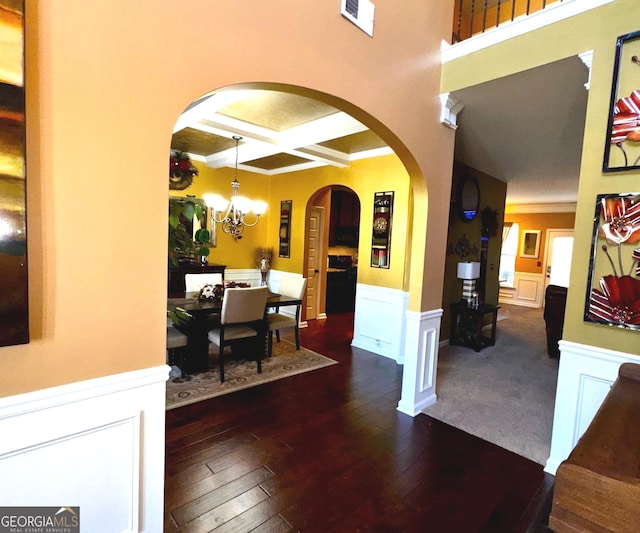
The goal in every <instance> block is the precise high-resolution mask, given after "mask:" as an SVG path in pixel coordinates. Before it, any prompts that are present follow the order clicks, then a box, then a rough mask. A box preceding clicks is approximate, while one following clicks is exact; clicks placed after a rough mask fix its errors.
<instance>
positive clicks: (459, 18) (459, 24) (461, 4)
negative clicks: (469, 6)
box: [453, 0, 464, 43]
mask: <svg viewBox="0 0 640 533" xmlns="http://www.w3.org/2000/svg"><path fill="white" fill-rule="evenodd" d="M463 4H464V0H460V3H459V4H458V23H457V24H456V33H455V35H454V41H453V42H454V43H456V42H458V43H459V42H460V41H462V38H461V36H460V30H461V29H462V6H463Z"/></svg>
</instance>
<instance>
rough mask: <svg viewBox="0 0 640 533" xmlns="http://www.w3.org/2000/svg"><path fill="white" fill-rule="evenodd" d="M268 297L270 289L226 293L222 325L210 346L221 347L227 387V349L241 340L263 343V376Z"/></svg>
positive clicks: (214, 331)
mask: <svg viewBox="0 0 640 533" xmlns="http://www.w3.org/2000/svg"><path fill="white" fill-rule="evenodd" d="M268 293H269V288H268V287H249V288H233V289H231V288H229V289H226V290H225V291H224V297H223V299H222V309H221V311H220V325H219V326H218V327H217V328H215V329H212V330H211V331H209V334H208V337H209V342H212V343H213V344H215V345H216V346H218V361H219V365H220V383H224V347H225V346H229V345H231V343H233V342H234V341H237V340H239V339H247V338H251V337H256V340H257V341H258V342H259V341H260V340H262V343H261V345H260V348H259V349H258V350H257V352H258V353H257V363H258V373H259V374H260V373H262V354H263V352H264V335H265V333H266V327H265V320H264V315H265V306H266V303H267V295H268Z"/></svg>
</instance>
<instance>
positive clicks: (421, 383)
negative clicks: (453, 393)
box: [398, 309, 442, 416]
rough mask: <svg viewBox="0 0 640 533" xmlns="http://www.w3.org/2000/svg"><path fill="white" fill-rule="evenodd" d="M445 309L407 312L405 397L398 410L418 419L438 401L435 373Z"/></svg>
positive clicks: (403, 389)
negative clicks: (424, 410)
mask: <svg viewBox="0 0 640 533" xmlns="http://www.w3.org/2000/svg"><path fill="white" fill-rule="evenodd" d="M441 319H442V309H434V310H432V311H425V312H423V313H416V312H415V311H407V313H406V326H405V346H404V353H405V359H404V372H403V374H402V395H401V397H400V401H399V402H398V411H400V412H402V413H405V414H408V415H410V416H416V415H417V414H420V413H421V412H422V410H423V409H425V408H426V407H429V406H430V405H433V404H434V403H435V402H436V370H437V368H438V345H439V342H440V322H441Z"/></svg>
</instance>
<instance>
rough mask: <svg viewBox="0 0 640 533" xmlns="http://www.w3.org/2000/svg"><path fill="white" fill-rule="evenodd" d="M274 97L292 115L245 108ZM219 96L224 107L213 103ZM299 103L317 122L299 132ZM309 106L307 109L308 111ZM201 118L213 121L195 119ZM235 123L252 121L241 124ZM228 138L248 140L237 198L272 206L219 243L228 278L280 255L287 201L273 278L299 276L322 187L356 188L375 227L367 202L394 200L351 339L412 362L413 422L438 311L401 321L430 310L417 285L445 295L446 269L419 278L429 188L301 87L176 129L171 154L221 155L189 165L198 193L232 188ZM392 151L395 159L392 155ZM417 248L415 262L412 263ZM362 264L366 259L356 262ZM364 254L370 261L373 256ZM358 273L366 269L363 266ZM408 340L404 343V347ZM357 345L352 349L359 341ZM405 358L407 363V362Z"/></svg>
mask: <svg viewBox="0 0 640 533" xmlns="http://www.w3.org/2000/svg"><path fill="white" fill-rule="evenodd" d="M274 93H278V94H277V95H276V94H274ZM283 95H284V96H283ZM274 96H275V97H276V100H278V101H279V102H280V103H282V101H284V102H285V104H286V105H287V106H289V109H293V110H294V112H293V113H279V112H278V113H269V112H264V111H265V110H264V108H263V107H260V106H258V107H256V106H255V104H256V102H255V101H254V102H251V100H253V99H261V98H265V97H266V98H267V100H268V99H270V98H273V97H274ZM218 97H219V98H220V99H221V100H220V102H216V103H212V101H213V99H214V98H216V99H217V98H218ZM280 98H282V100H279V99H280ZM247 99H248V101H247ZM300 99H303V100H302V101H304V102H305V105H303V106H301V107H303V111H304V112H305V113H306V112H308V111H309V110H311V114H312V115H315V116H313V117H311V118H310V120H309V122H310V123H311V124H312V126H309V122H306V121H305V120H302V121H299V122H298V123H297V124H295V122H296V121H295V120H293V121H292V118H295V110H296V109H298V108H297V107H296V105H295V104H296V103H299V102H300V101H301V100H300ZM307 103H310V105H309V106H307V105H306V104H307ZM341 109H343V111H341ZM202 110H204V111H206V112H207V113H210V115H209V116H204V117H203V116H198V112H199V111H202ZM328 110H330V112H327V111H328ZM345 110H347V111H348V112H347V111H345ZM351 113H353V115H352V114H351ZM281 115H282V116H281ZM241 116H245V117H250V119H249V120H242V119H241ZM274 116H276V117H277V120H281V121H284V124H280V129H278V128H276V129H272V128H267V127H266V125H265V122H264V121H267V122H268V121H270V120H272V119H271V118H270V117H274ZM355 116H357V119H356V118H355ZM292 122H293V123H292ZM367 124H370V125H371V128H373V129H371V128H369V127H368V126H367ZM327 128H328V129H333V130H334V131H337V132H338V133H337V135H336V136H335V137H327V138H324V139H319V138H317V136H318V132H319V131H320V132H324V131H326V129H327ZM374 130H375V131H374ZM283 131H284V132H285V133H284V134H283V133H282V132H283ZM230 133H233V135H236V134H240V133H241V134H243V141H245V142H244V143H243V144H241V145H240V147H239V154H238V157H237V159H238V164H237V168H238V169H239V171H240V173H241V177H240V181H241V182H242V187H243V191H246V193H244V194H247V195H251V196H252V197H253V196H255V195H256V194H258V195H259V194H260V193H265V194H266V195H267V197H268V202H269V204H270V214H269V215H268V216H266V217H265V218H264V223H262V222H261V223H260V224H259V225H258V226H257V227H256V228H253V229H252V231H251V232H250V233H248V234H247V233H246V234H245V235H244V237H243V240H242V241H241V243H242V245H241V246H238V245H237V244H238V243H237V242H236V243H234V245H233V246H225V243H224V242H221V241H220V240H218V246H217V249H216V250H215V251H214V254H213V258H214V261H216V262H222V263H225V264H227V265H228V266H231V267H232V269H235V270H242V269H245V270H246V269H250V268H254V265H253V262H252V255H251V253H250V251H249V248H251V247H252V246H253V247H257V246H264V245H265V244H266V245H267V246H273V247H274V248H275V247H276V243H277V239H278V235H279V230H280V220H279V217H278V214H277V213H278V206H279V205H280V203H281V202H283V201H285V200H286V201H287V203H288V205H289V206H290V210H291V222H290V223H291V226H290V227H291V242H290V250H291V254H290V255H289V256H283V255H281V254H278V256H277V257H274V262H273V270H275V271H280V272H285V273H286V272H289V273H291V272H293V273H298V275H300V274H301V273H302V272H303V267H304V262H305V253H304V251H305V246H304V239H305V230H304V228H305V222H306V221H305V216H306V213H305V210H304V209H303V207H304V206H306V205H307V202H308V200H309V198H310V196H311V194H312V192H314V191H315V190H317V189H318V187H322V186H327V185H332V184H336V183H337V184H343V185H345V186H347V187H350V188H353V189H354V190H356V188H357V187H356V186H355V185H354V184H357V185H358V186H361V188H362V190H361V191H360V190H358V196H359V197H360V198H364V199H365V200H364V201H363V204H362V213H361V216H362V217H363V220H365V221H366V220H368V219H370V218H371V219H372V214H373V213H372V210H373V201H371V202H368V201H366V198H368V197H371V198H372V199H373V198H374V195H375V194H376V193H378V192H380V191H393V194H394V195H395V199H396V202H397V205H398V206H400V208H399V209H398V210H397V211H396V213H397V216H396V217H395V218H394V220H393V231H394V238H393V239H392V240H391V248H390V250H389V261H390V263H391V266H390V268H386V269H384V270H382V269H373V268H366V269H359V271H358V274H357V278H358V283H359V284H362V285H363V286H365V285H366V286H367V289H368V293H367V296H366V299H365V300H364V301H365V307H366V309H367V311H368V313H367V314H365V315H363V316H362V321H363V324H366V326H367V327H366V328H358V327H357V324H356V325H355V327H354V330H355V331H360V332H363V338H362V339H361V341H362V343H361V344H360V345H359V347H362V348H365V349H367V350H370V351H373V352H374V353H379V354H380V355H385V356H388V357H393V358H395V359H396V361H397V362H399V363H405V362H408V363H409V364H410V365H411V366H412V367H415V369H414V370H415V371H417V372H421V373H422V374H424V375H422V377H421V378H420V379H421V382H420V384H419V387H421V388H420V390H417V391H416V390H413V392H407V393H406V394H405V391H404V390H403V396H405V395H406V396H407V397H408V399H407V400H406V401H401V402H400V404H401V405H399V409H400V410H402V411H403V412H406V413H410V414H412V415H414V414H417V413H418V412H419V410H420V408H421V406H423V405H425V404H428V403H429V402H433V401H435V365H434V364H433V361H434V360H435V358H436V357H437V336H438V330H439V324H440V316H441V311H440V310H438V309H434V310H433V311H432V312H430V313H428V314H425V315H424V316H422V315H417V320H416V321H414V322H413V323H412V324H411V326H409V325H408V323H407V322H406V312H407V309H408V308H410V307H411V306H413V308H414V309H416V308H417V309H419V308H420V307H421V306H422V305H425V302H430V304H432V303H433V302H431V300H434V295H438V294H439V291H433V290H432V291H427V292H425V291H424V290H422V285H423V283H424V282H425V281H426V282H427V283H428V282H431V287H436V288H437V287H439V286H441V284H442V266H440V265H438V264H435V263H432V264H430V268H429V269H428V270H426V269H425V263H424V254H425V250H426V248H427V247H426V232H425V228H426V225H427V219H429V220H431V219H432V218H433V219H434V220H440V217H438V211H439V209H440V206H431V208H430V209H428V206H427V204H428V202H427V194H426V183H425V181H424V178H423V176H422V174H421V172H420V169H419V167H418V165H417V163H416V161H415V159H413V157H412V155H411V153H410V152H409V151H408V150H407V148H406V147H405V146H404V145H403V144H402V143H401V142H400V141H399V139H398V138H397V137H395V136H394V135H393V133H392V132H391V131H390V130H389V129H388V128H386V127H385V126H384V125H383V124H381V123H380V122H379V121H376V120H375V119H374V118H373V117H372V116H370V115H368V114H367V113H365V112H363V111H362V110H361V109H358V108H357V107H355V106H354V105H353V104H350V103H348V102H345V101H343V100H340V99H338V98H336V97H333V96H331V95H328V94H325V93H320V92H316V91H312V90H309V89H305V88H302V87H293V86H284V85H280V84H251V85H248V84H247V85H237V86H232V87H226V88H224V89H222V90H219V91H216V92H212V93H208V94H207V95H205V96H203V97H201V98H199V99H197V100H196V101H194V102H193V103H192V104H190V105H189V106H188V107H187V109H186V110H185V112H184V113H183V115H181V116H180V118H179V120H178V121H177V123H176V127H175V128H174V136H173V140H172V148H173V149H175V150H182V151H185V152H187V151H189V150H190V149H189V148H188V147H187V146H185V144H188V143H191V142H194V140H195V141H196V142H195V144H196V145H197V146H199V147H200V150H202V147H203V146H205V144H206V142H205V138H206V137H213V138H216V139H219V140H220V143H219V145H220V146H219V150H217V151H216V152H215V153H207V152H203V153H200V154H198V153H194V156H193V161H194V162H195V164H196V165H198V166H199V168H200V175H199V176H198V178H199V179H198V180H194V183H195V182H199V183H200V184H201V185H202V184H203V183H205V182H207V180H208V182H209V183H210V184H212V187H225V185H224V184H225V183H228V181H229V169H228V168H226V170H225V167H228V166H230V163H231V161H232V156H233V155H234V152H233V151H232V150H230V147H229V146H228V144H229V142H230V141H229V137H233V135H229V134H230ZM372 140H373V141H374V142H377V143H378V146H377V147H376V146H373V147H372V146H368V148H367V149H364V150H363V149H362V144H366V143H368V142H371V141H372ZM225 142H226V143H227V145H226V146H225ZM392 147H393V148H392ZM397 149H399V150H400V152H399V153H398V155H396V150H397ZM341 150H344V151H341ZM385 150H386V151H385ZM354 153H355V154H357V155H354ZM362 153H364V155H362ZM374 162H375V163H374ZM225 172H226V173H225ZM303 173H304V174H303ZM265 176H266V178H265ZM301 176H304V177H301ZM200 178H206V179H204V180H201V179H200ZM445 181H446V180H445ZM226 187H227V188H228V185H226ZM447 189H449V188H448V187H447ZM447 205H448V204H447ZM291 206H292V207H291ZM274 211H275V213H274ZM325 223H326V222H325ZM438 239H439V237H437V236H435V237H434V239H432V240H431V241H430V242H431V243H434V242H437V241H438ZM416 245H417V248H415V247H416ZM432 246H434V245H433V244H432ZM414 248H415V249H416V250H417V252H418V253H417V255H415V254H414ZM225 254H226V255H225ZM358 255H359V256H360V257H362V254H358ZM366 255H367V256H369V253H367V254H366ZM232 261H233V264H231V262H232ZM361 265H362V262H359V266H361ZM368 266H369V267H370V266H373V265H368ZM273 270H272V272H273ZM423 273H424V274H423ZM435 300H437V304H436V305H437V307H439V306H440V299H439V298H438V297H437V296H436V298H435ZM356 307H357V304H356ZM357 315H358V314H357V313H356V317H357ZM356 321H357V318H356ZM427 330H428V335H429V341H428V342H427V343H426V344H425V342H424V341H422V340H420V338H419V337H420V336H422V335H424V334H425V332H426V331H427ZM384 332H387V335H386V336H385V335H381V333H384ZM354 336H355V335H354ZM407 338H410V340H411V342H410V343H408V342H407ZM353 344H354V345H358V344H357V339H355V340H354V343H353ZM408 351H409V352H411V357H410V358H407V359H405V354H406V353H407V352H408ZM424 360H426V362H425V361H424ZM426 374H428V375H426ZM412 379H413V378H412ZM408 389H416V384H409V385H408Z"/></svg>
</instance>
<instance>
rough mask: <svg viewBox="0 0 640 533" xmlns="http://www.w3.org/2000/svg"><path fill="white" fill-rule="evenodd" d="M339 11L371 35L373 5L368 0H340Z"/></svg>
mask: <svg viewBox="0 0 640 533" xmlns="http://www.w3.org/2000/svg"><path fill="white" fill-rule="evenodd" d="M340 2H341V6H340V13H341V14H342V16H343V17H344V18H346V19H347V20H349V21H351V22H353V23H354V24H355V25H356V26H358V28H360V29H361V30H362V31H363V32H365V33H366V34H367V35H370V36H371V37H373V15H374V10H375V6H374V5H373V4H372V3H371V2H370V1H369V0H340Z"/></svg>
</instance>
